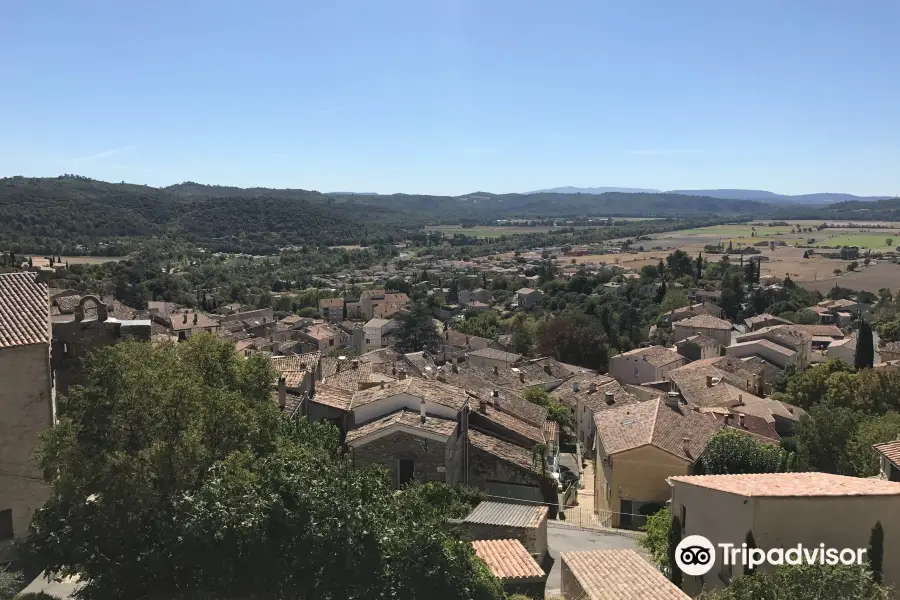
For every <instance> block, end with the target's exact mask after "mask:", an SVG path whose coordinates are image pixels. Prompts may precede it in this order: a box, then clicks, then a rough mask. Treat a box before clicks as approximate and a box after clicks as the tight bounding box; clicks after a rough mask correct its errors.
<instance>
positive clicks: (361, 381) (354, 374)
mask: <svg viewBox="0 0 900 600" xmlns="http://www.w3.org/2000/svg"><path fill="white" fill-rule="evenodd" d="M351 365H352V363H351ZM374 366H375V365H373V364H372V363H359V366H358V367H357V368H355V369H354V368H353V367H352V366H345V367H344V368H343V369H342V370H341V371H339V372H336V373H334V374H333V375H330V376H329V377H323V378H322V383H324V384H325V385H329V386H332V387H335V388H340V389H342V390H347V391H348V392H355V391H357V390H359V389H364V388H365V387H367V384H373V383H380V382H382V381H383V382H392V381H396V377H390V376H388V375H385V374H383V373H379V372H377V371H375V370H374V368H373V367H374Z"/></svg>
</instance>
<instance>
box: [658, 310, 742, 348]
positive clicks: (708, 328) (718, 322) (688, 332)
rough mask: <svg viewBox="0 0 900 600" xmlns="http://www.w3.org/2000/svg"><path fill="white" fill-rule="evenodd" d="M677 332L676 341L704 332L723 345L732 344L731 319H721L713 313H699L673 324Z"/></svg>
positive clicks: (673, 328)
mask: <svg viewBox="0 0 900 600" xmlns="http://www.w3.org/2000/svg"><path fill="white" fill-rule="evenodd" d="M672 330H673V331H674V333H675V341H676V342H678V341H680V340H683V339H684V338H687V337H691V336H692V335H697V334H698V333H702V334H703V335H705V336H706V337H709V338H712V339H714V340H716V341H717V342H719V344H721V345H722V346H730V345H731V321H726V320H725V319H720V318H718V317H714V316H712V315H697V316H696V317H691V318H689V319H683V320H681V321H677V322H675V323H673V324H672Z"/></svg>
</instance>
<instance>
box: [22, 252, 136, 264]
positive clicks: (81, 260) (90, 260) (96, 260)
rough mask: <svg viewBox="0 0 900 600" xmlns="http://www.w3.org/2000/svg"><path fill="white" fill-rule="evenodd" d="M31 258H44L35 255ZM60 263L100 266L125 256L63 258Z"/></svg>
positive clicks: (122, 258) (123, 258) (125, 257)
mask: <svg viewBox="0 0 900 600" xmlns="http://www.w3.org/2000/svg"><path fill="white" fill-rule="evenodd" d="M33 258H44V257H43V256H38V255H37V254H35V255H34V256H33ZM61 258H62V262H63V263H69V264H70V265H102V264H103V263H108V262H119V261H121V260H125V259H127V258H128V257H127V256H63V257H61Z"/></svg>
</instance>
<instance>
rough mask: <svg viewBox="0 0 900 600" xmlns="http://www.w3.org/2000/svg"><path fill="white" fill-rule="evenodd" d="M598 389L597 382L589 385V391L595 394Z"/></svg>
mask: <svg viewBox="0 0 900 600" xmlns="http://www.w3.org/2000/svg"><path fill="white" fill-rule="evenodd" d="M596 391H597V384H596V383H594V382H593V381H592V382H591V384H590V385H589V386H588V392H589V393H591V394H593V393H594V392H596Z"/></svg>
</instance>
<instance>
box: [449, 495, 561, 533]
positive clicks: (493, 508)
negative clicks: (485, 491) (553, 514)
mask: <svg viewBox="0 0 900 600" xmlns="http://www.w3.org/2000/svg"><path fill="white" fill-rule="evenodd" d="M546 518H547V507H546V506H544V505H543V504H539V505H534V504H513V503H511V502H492V501H488V500H484V501H482V502H479V503H478V506H476V507H475V508H473V509H472V512H470V513H469V514H468V515H466V518H465V519H463V522H464V523H478V524H481V525H502V526H505V527H525V528H535V527H538V526H539V525H540V524H541V522H542V521H544V520H545V519H546Z"/></svg>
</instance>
